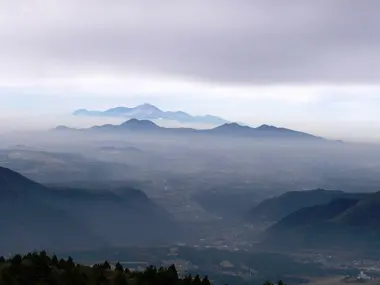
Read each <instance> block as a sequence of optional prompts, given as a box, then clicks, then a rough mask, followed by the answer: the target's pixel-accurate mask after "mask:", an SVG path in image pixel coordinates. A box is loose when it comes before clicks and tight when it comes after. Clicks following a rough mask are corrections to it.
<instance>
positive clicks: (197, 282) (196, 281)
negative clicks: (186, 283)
mask: <svg viewBox="0 0 380 285" xmlns="http://www.w3.org/2000/svg"><path fill="white" fill-rule="evenodd" d="M193 285H202V281H201V278H200V277H199V275H196V276H195V277H194V280H193Z"/></svg>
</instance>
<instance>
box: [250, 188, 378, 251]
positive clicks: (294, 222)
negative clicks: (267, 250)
mask: <svg viewBox="0 0 380 285" xmlns="http://www.w3.org/2000/svg"><path fill="white" fill-rule="evenodd" d="M289 195H291V196H293V198H294V199H297V198H296V197H297V196H298V198H299V199H300V201H304V206H301V204H302V203H301V202H297V203H295V204H293V205H292V206H294V207H293V209H294V211H293V212H291V213H290V214H288V215H286V216H285V217H281V213H280V212H275V213H274V216H271V215H268V213H269V211H270V209H268V212H267V217H268V216H269V217H271V218H272V219H274V218H279V220H278V221H277V222H276V223H274V225H272V226H271V227H270V228H269V229H267V230H266V232H265V242H264V243H265V244H267V245H268V246H270V247H276V248H278V247H280V248H287V249H289V248H298V249H305V248H324V249H331V248H345V249H351V250H355V249H358V250H360V251H362V252H364V251H366V250H373V249H374V248H376V247H377V246H378V243H379V239H378V237H379V235H380V224H379V222H378V221H379V219H380V192H377V193H367V194H353V193H344V192H341V193H339V192H338V191H334V192H332V193H330V195H329V193H326V192H324V191H321V190H318V191H314V192H313V191H309V192H304V193H300V192H294V193H292V194H287V195H285V196H282V197H279V198H277V201H275V200H273V199H271V200H269V201H266V202H265V201H264V202H263V204H264V203H266V204H267V205H268V208H269V205H270V204H272V206H273V205H274V204H273V203H275V202H276V203H275V204H276V205H277V207H280V208H283V209H284V210H283V211H282V214H284V213H285V212H287V211H289V207H288V206H287V205H286V203H287V202H289V200H288V199H287V197H286V196H289ZM308 195H310V196H309V197H308ZM310 197H313V199H314V201H316V202H318V203H312V202H311V201H312V200H313V199H311V198H310ZM281 201H282V202H283V203H284V204H282V203H281ZM263 204H262V205H263ZM312 204H314V205H312ZM300 206H301V207H300ZM261 207H262V206H260V205H259V206H258V207H257V208H256V211H258V209H261ZM263 212H264V210H262V209H261V211H260V213H263Z"/></svg>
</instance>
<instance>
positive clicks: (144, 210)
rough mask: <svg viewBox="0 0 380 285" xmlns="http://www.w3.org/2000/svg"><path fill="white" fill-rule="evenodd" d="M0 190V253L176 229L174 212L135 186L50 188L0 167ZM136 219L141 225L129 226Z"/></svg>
mask: <svg viewBox="0 0 380 285" xmlns="http://www.w3.org/2000/svg"><path fill="white" fill-rule="evenodd" d="M0 189H1V191H0V215H1V216H2V217H7V219H0V228H1V229H2V231H1V233H0V253H3V252H4V253H10V252H13V251H26V250H36V249H42V248H44V249H49V250H62V249H64V250H67V249H80V248H82V249H93V248H97V247H100V246H109V245H115V246H121V245H149V244H151V243H153V242H158V243H166V242H167V241H168V239H169V238H174V239H175V238H176V235H177V234H178V233H179V227H178V225H177V223H176V222H175V221H174V217H173V216H172V215H171V214H169V213H168V212H166V210H165V209H163V208H161V207H160V206H158V205H157V204H156V203H154V202H153V201H152V200H150V199H149V197H148V196H147V195H146V194H145V193H143V192H142V191H140V190H137V189H132V188H118V189H100V190H96V191H92V190H86V189H79V188H67V187H66V188H52V187H46V186H43V185H41V184H39V183H36V182H34V181H32V180H30V179H28V178H26V177H24V176H22V175H21V174H19V173H17V172H14V171H12V170H10V169H8V168H3V167H0ZM110 220H112V221H113V222H112V223H110ZM136 223H138V224H142V225H144V226H143V227H139V228H133V231H131V230H130V226H132V225H133V224H136ZM168 232H170V233H171V235H168V234H167V233H168ZM68 234H69V236H70V237H69V238H68V237H67V235H68Z"/></svg>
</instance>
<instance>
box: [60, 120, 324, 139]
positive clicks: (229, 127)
mask: <svg viewBox="0 0 380 285" xmlns="http://www.w3.org/2000/svg"><path fill="white" fill-rule="evenodd" d="M55 130H60V131H97V132H127V131H131V132H132V131H133V132H144V133H150V134H160V135H164V134H172V135H186V134H204V135H219V136H230V137H254V138H288V139H313V140H321V138H320V137H317V136H314V135H311V134H308V133H303V132H298V131H294V130H291V129H286V128H278V127H275V126H268V125H262V126H260V127H257V128H252V127H248V126H242V125H239V124H237V123H225V124H223V125H221V126H218V127H215V128H212V129H205V130H198V129H192V128H165V127H160V126H158V125H156V124H155V123H153V122H152V121H149V120H138V119H130V120H128V121H126V122H124V123H122V124H120V125H111V124H107V125H101V126H94V127H91V128H88V129H74V128H68V127H66V126H58V127H57V128H55Z"/></svg>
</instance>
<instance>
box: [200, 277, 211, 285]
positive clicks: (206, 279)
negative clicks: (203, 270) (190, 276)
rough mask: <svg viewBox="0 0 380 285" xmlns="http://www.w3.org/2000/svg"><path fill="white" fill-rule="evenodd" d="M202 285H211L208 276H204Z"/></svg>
mask: <svg viewBox="0 0 380 285" xmlns="http://www.w3.org/2000/svg"><path fill="white" fill-rule="evenodd" d="M202 285H211V282H210V280H208V276H205V277H204V278H203V280H202Z"/></svg>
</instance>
